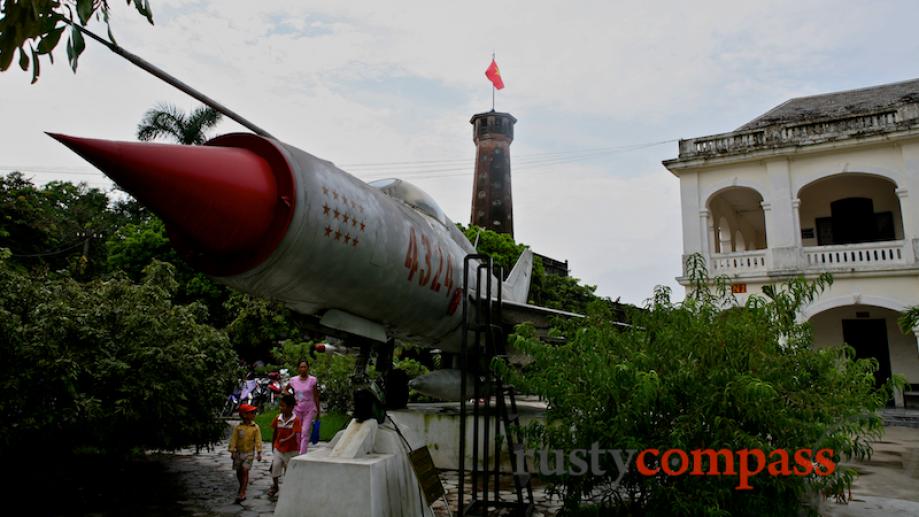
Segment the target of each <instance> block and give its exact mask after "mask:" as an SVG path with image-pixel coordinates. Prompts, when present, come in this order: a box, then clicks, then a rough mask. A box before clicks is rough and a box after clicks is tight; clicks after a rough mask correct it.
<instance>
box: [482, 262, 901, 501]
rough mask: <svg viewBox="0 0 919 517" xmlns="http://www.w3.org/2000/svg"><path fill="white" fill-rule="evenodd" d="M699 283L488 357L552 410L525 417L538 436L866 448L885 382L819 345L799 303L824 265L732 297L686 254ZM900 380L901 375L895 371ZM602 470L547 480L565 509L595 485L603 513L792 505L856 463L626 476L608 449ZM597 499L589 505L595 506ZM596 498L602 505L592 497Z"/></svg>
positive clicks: (613, 443) (654, 444)
mask: <svg viewBox="0 0 919 517" xmlns="http://www.w3.org/2000/svg"><path fill="white" fill-rule="evenodd" d="M691 260H692V261H693V262H692V263H691V264H690V270H691V271H693V281H694V284H693V291H692V292H691V293H690V294H689V296H688V297H687V299H686V300H685V301H684V302H683V303H680V304H674V303H672V302H671V301H670V297H669V292H668V291H667V290H666V288H658V289H657V290H656V291H655V294H654V296H653V298H652V299H650V300H649V301H648V303H647V310H644V311H642V310H635V311H633V312H632V313H631V314H630V315H629V317H630V318H631V319H630V321H631V322H632V325H631V326H630V327H627V328H624V329H623V328H622V327H621V326H618V325H616V324H614V322H613V321H612V318H610V315H609V313H608V309H607V308H606V307H603V306H602V305H597V304H595V305H592V306H591V307H590V311H589V316H588V317H587V318H585V319H583V320H579V321H568V322H565V323H562V324H560V325H559V327H558V328H557V329H556V332H557V333H558V334H560V335H563V336H564V337H565V338H566V339H567V341H566V343H565V344H563V345H561V346H555V345H547V344H544V343H542V342H540V341H539V340H537V339H535V338H534V337H533V335H532V334H531V332H530V331H529V330H528V329H526V328H525V327H523V328H520V329H518V334H517V335H516V337H515V338H513V339H514V345H515V346H516V347H518V348H519V349H521V350H523V351H525V352H527V353H529V354H530V355H532V356H533V358H534V364H533V365H531V368H529V369H528V373H527V374H526V376H525V377H524V376H523V375H521V374H519V373H515V372H513V371H511V370H510V369H509V368H508V367H507V366H506V365H504V364H501V363H496V364H495V367H496V368H497V369H498V370H499V372H501V373H502V374H503V375H507V376H509V377H510V378H511V380H512V382H514V383H515V384H516V385H520V386H522V387H523V388H525V389H527V390H528V391H531V392H534V393H538V394H540V395H542V396H543V397H545V399H546V400H547V401H548V409H547V413H546V421H545V422H544V423H535V424H533V425H532V426H531V427H530V428H528V434H529V436H530V439H531V440H532V442H533V443H532V444H531V445H532V446H533V447H538V448H541V447H548V448H551V449H561V450H567V451H571V450H574V449H590V448H591V445H592V444H594V443H598V444H599V445H600V448H603V449H637V450H643V449H647V448H656V449H659V450H661V451H664V450H666V449H674V448H678V449H683V450H687V451H689V450H693V449H705V448H710V449H716V450H717V449H722V448H725V449H729V450H732V451H737V450H740V449H747V448H749V449H753V448H758V449H762V450H763V451H765V453H766V455H767V457H769V453H770V452H771V451H773V450H775V449H779V448H781V449H788V450H792V449H794V450H797V449H802V448H807V449H813V450H817V449H822V448H829V449H832V450H833V451H835V454H834V460H835V461H839V460H840V458H842V457H851V456H855V457H860V458H861V457H865V456H868V455H870V452H871V448H870V446H869V444H868V442H867V438H869V437H872V436H877V434H878V433H879V432H880V431H881V430H882V421H881V418H880V417H879V415H878V410H879V409H880V408H882V407H883V406H884V405H885V403H886V401H887V400H888V399H889V395H890V392H889V388H890V386H887V387H884V388H882V389H876V387H875V384H874V382H875V381H874V376H873V374H872V372H874V371H875V370H876V369H877V363H876V361H874V360H855V359H854V352H853V350H852V349H851V348H850V347H843V346H839V347H835V348H827V349H815V348H812V347H811V343H812V336H811V331H810V328H809V326H808V325H807V324H799V323H797V322H796V319H795V316H796V312H797V310H798V309H799V308H800V307H801V306H802V305H803V304H805V303H808V302H810V301H812V300H813V299H814V298H815V296H816V295H817V294H818V293H819V292H820V291H821V290H822V289H823V288H825V287H826V286H827V285H828V284H829V283H830V282H831V278H829V277H822V278H820V279H818V280H817V281H814V282H808V281H805V280H803V279H797V280H792V281H790V282H788V283H786V284H784V285H782V286H777V287H770V288H768V289H765V292H766V295H765V296H751V297H750V299H749V301H748V302H747V303H746V305H745V306H743V307H738V308H731V309H728V310H725V308H726V307H731V306H732V303H733V299H732V297H731V295H730V292H729V289H727V288H726V287H727V286H726V283H725V282H724V281H721V280H715V281H711V280H710V279H708V278H706V277H705V274H704V264H703V263H701V262H700V260H699V258H698V257H693V258H692V259H691ZM894 382H899V381H894ZM604 458H605V460H607V461H605V463H604V465H603V467H604V468H605V469H606V470H607V471H608V473H607V474H606V475H604V476H590V475H581V476H574V475H559V476H554V477H552V478H551V479H550V481H552V482H553V483H554V484H555V487H556V489H557V490H558V492H559V493H560V494H561V495H562V497H563V500H564V502H565V506H566V508H568V509H569V510H570V511H574V510H575V509H576V508H578V507H579V505H580V504H581V503H582V502H583V501H584V500H586V499H587V498H588V496H590V497H591V498H592V500H593V501H594V503H596V502H600V503H601V504H600V508H602V511H601V512H600V514H603V515H609V514H651V515H657V514H677V515H794V514H795V513H796V512H797V511H798V510H799V508H800V507H801V500H802V498H805V497H807V496H808V495H809V494H811V493H813V491H814V490H820V491H823V492H824V493H827V494H833V495H837V496H844V494H845V493H846V490H847V488H848V487H849V486H850V485H851V482H852V479H853V472H852V471H849V470H847V469H837V470H836V471H835V472H834V473H833V474H832V475H830V476H828V477H816V476H809V477H799V476H784V477H782V476H779V477H772V476H768V475H765V472H764V473H763V474H761V475H759V476H756V477H753V478H751V480H750V483H751V484H752V490H744V491H739V490H736V489H735V487H736V486H737V485H738V478H737V477H736V476H689V475H682V476H666V475H658V476H651V477H646V476H642V475H639V474H638V473H637V472H635V470H634V469H631V470H629V471H628V472H627V473H626V474H625V475H624V477H623V478H622V479H621V481H620V483H619V484H618V485H617V484H616V483H615V480H616V478H617V477H618V472H617V471H616V469H615V465H614V463H613V462H612V461H609V460H610V459H609V457H608V456H604ZM591 511H593V510H591ZM598 511H599V510H598Z"/></svg>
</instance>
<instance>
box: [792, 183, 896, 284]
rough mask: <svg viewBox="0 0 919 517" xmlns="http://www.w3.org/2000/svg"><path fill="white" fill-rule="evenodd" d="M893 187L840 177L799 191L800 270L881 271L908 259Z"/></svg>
mask: <svg viewBox="0 0 919 517" xmlns="http://www.w3.org/2000/svg"><path fill="white" fill-rule="evenodd" d="M896 190H897V185H896V184H895V183H894V182H893V181H891V180H889V179H887V178H883V177H880V176H874V175H869V174H858V173H845V174H837V175H834V176H830V177H828V178H823V179H820V180H817V181H814V182H812V183H809V184H808V185H805V186H804V187H802V188H801V190H800V191H799V192H798V200H799V209H798V214H799V222H800V226H799V227H800V229H801V245H802V246H803V248H804V261H805V263H804V266H805V267H809V268H820V269H823V270H832V269H836V268H839V269H852V268H855V267H857V268H859V269H863V268H870V267H873V266H878V267H885V266H889V265H897V264H904V263H906V260H907V255H906V253H905V252H906V251H907V250H904V241H903V216H902V212H901V209H900V199H899V198H898V197H897V193H896Z"/></svg>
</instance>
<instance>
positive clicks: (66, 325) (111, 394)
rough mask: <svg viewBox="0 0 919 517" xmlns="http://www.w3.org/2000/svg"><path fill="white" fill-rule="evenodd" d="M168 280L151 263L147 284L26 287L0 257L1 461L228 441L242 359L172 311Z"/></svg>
mask: <svg viewBox="0 0 919 517" xmlns="http://www.w3.org/2000/svg"><path fill="white" fill-rule="evenodd" d="M173 273H174V270H173V268H172V266H170V265H168V264H164V263H159V262H155V263H154V264H151V265H150V266H149V267H148V268H147V269H146V270H145V279H144V281H143V283H141V284H134V283H133V282H131V281H130V280H128V279H127V278H124V277H116V278H114V279H111V280H108V281H100V280H95V281H92V282H88V283H85V284H84V283H79V282H76V281H74V280H72V279H70V278H67V277H63V278H52V277H31V276H27V275H25V274H22V273H18V272H16V271H14V270H13V269H12V268H10V267H9V264H8V262H7V260H6V258H5V256H2V250H0V356H2V357H3V360H2V361H0V387H2V389H3V392H4V393H5V394H6V396H4V397H0V414H2V415H3V417H4V420H5V421H7V422H8V425H6V428H5V431H4V433H2V435H0V436H2V437H0V451H2V453H3V454H4V455H6V454H17V453H26V454H32V453H36V452H39V453H40V452H43V451H46V452H54V453H62V452H63V453H66V452H68V451H74V450H96V451H101V452H105V453H112V454H120V453H126V452H129V451H131V450H132V449H136V448H141V449H176V448H180V447H184V446H188V445H207V444H210V443H212V442H214V441H216V440H219V439H221V438H222V437H223V432H224V424H223V423H222V422H220V421H219V420H217V418H216V416H217V415H216V412H217V410H218V409H219V408H220V405H221V403H222V402H223V397H224V394H225V393H226V392H228V391H229V389H230V387H231V385H232V383H233V374H234V372H235V364H236V354H235V353H234V352H233V350H232V348H231V347H230V344H229V342H228V340H227V338H226V336H225V335H224V334H223V333H222V332H219V331H217V330H215V329H214V328H212V327H210V326H208V325H206V324H203V323H201V321H202V320H203V319H204V318H205V317H206V310H205V309H204V308H203V306H202V305H200V304H189V305H175V304H173V302H172V301H171V296H172V293H173V292H174V291H175V289H176V286H177V284H176V282H175V280H174V278H173ZM49 444H53V447H49Z"/></svg>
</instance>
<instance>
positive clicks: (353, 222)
mask: <svg viewBox="0 0 919 517" xmlns="http://www.w3.org/2000/svg"><path fill="white" fill-rule="evenodd" d="M351 226H357V219H355V218H353V217H352V218H351Z"/></svg>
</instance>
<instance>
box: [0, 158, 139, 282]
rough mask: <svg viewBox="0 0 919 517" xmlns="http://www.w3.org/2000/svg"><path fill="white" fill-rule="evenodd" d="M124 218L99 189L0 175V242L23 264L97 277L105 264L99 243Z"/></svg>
mask: <svg viewBox="0 0 919 517" xmlns="http://www.w3.org/2000/svg"><path fill="white" fill-rule="evenodd" d="M124 222H125V219H124V214H123V213H121V212H118V211H114V210H111V209H109V200H108V197H107V196H106V195H105V193H104V192H101V191H100V190H98V189H91V188H88V187H87V186H86V185H85V184H79V185H74V184H72V183H65V182H58V181H54V182H50V183H48V184H46V185H44V186H43V187H36V186H35V185H34V184H32V182H31V181H29V180H28V179H26V178H25V177H23V176H22V174H20V173H16V172H14V173H12V174H9V175H7V176H5V177H0V246H2V247H6V248H9V249H10V250H11V251H12V252H13V260H14V263H15V264H17V265H20V266H22V267H23V268H26V269H31V270H38V271H49V270H50V271H57V270H68V271H69V272H70V274H72V275H74V276H76V277H80V278H89V277H91V276H93V275H98V274H100V273H102V272H104V271H106V268H107V266H106V250H105V248H104V247H103V246H102V245H101V243H102V242H103V239H105V238H106V237H107V236H108V235H110V234H111V233H112V232H114V231H115V229H116V228H117V227H118V226H120V225H121V224H123V223H124ZM84 252H85V253H86V254H85V255H84Z"/></svg>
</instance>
